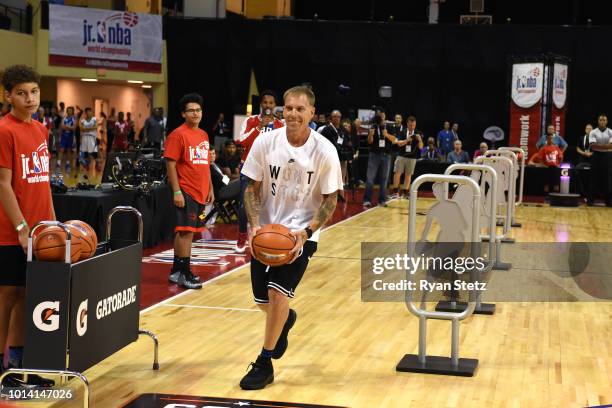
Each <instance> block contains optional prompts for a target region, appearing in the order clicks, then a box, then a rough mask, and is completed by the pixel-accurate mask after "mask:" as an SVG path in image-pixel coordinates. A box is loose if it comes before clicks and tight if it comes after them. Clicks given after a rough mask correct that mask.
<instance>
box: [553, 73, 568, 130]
mask: <svg viewBox="0 0 612 408" xmlns="http://www.w3.org/2000/svg"><path fill="white" fill-rule="evenodd" d="M552 100H553V105H552V123H553V124H554V125H555V130H556V131H557V134H559V135H561V136H563V137H565V136H566V134H565V111H566V110H567V109H566V107H567V65H566V64H559V63H555V65H554V68H553V92H552Z"/></svg>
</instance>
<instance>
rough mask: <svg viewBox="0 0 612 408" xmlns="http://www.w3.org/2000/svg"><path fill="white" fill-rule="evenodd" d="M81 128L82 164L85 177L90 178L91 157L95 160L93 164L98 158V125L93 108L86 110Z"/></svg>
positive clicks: (80, 124)
mask: <svg viewBox="0 0 612 408" xmlns="http://www.w3.org/2000/svg"><path fill="white" fill-rule="evenodd" d="M79 127H80V129H81V148H80V152H81V160H80V162H81V165H82V166H83V168H84V170H85V175H86V176H88V175H89V170H90V160H89V156H91V157H92V158H93V160H92V162H95V160H96V159H97V158H98V123H97V122H96V118H95V117H94V116H93V112H92V110H91V108H85V112H84V115H83V117H82V118H81V120H80V122H79Z"/></svg>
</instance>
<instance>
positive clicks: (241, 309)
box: [162, 303, 261, 313]
mask: <svg viewBox="0 0 612 408" xmlns="http://www.w3.org/2000/svg"><path fill="white" fill-rule="evenodd" d="M162 306H163V307H185V308H190V309H215V310H236V311H239V312H256V313H257V312H261V310H260V309H243V308H240V307H222V306H198V305H177V304H174V303H171V304H164V305H162Z"/></svg>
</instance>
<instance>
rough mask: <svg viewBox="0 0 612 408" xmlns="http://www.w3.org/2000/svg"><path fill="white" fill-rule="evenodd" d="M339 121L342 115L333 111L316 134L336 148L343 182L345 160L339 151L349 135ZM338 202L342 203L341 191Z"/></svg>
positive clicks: (345, 169) (335, 110) (337, 111)
mask: <svg viewBox="0 0 612 408" xmlns="http://www.w3.org/2000/svg"><path fill="white" fill-rule="evenodd" d="M341 120H342V113H341V112H340V111H339V110H337V109H334V110H333V111H332V112H331V114H330V115H329V124H327V125H326V126H324V127H323V129H321V130H320V131H318V132H319V133H320V134H321V135H323V136H324V137H325V138H326V139H327V140H329V141H330V142H331V143H332V144H333V145H334V147H335V148H336V151H337V152H338V159H339V160H340V170H341V171H342V179H343V180H344V179H345V176H346V174H347V160H346V158H344V159H343V157H342V155H341V150H342V146H343V145H344V142H345V140H348V139H349V135H348V134H347V133H346V132H345V130H344V126H341V124H340V121H341ZM338 200H340V201H344V192H342V191H341V192H340V193H339V194H338Z"/></svg>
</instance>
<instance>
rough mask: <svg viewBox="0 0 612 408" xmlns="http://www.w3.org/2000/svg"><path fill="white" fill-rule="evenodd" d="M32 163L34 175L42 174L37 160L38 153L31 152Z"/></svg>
mask: <svg viewBox="0 0 612 408" xmlns="http://www.w3.org/2000/svg"><path fill="white" fill-rule="evenodd" d="M32 163H33V164H34V174H39V173H42V166H41V164H40V159H39V158H38V152H32Z"/></svg>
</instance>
